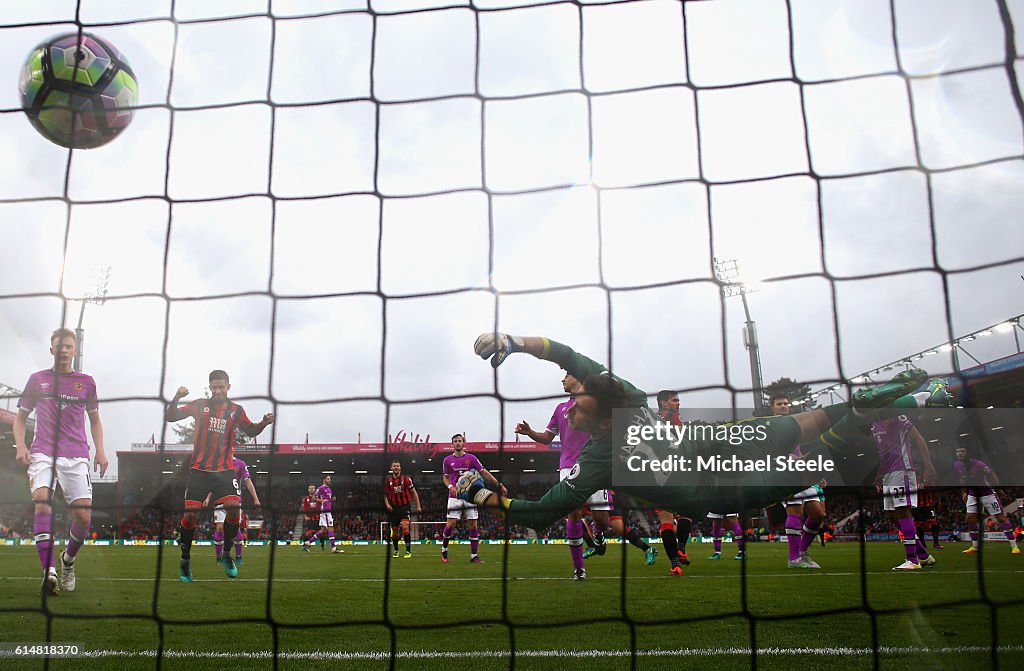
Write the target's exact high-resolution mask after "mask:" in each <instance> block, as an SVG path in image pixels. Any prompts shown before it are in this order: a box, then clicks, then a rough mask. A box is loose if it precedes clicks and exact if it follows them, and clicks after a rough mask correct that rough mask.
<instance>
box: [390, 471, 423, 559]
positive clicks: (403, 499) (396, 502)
mask: <svg viewBox="0 0 1024 671" xmlns="http://www.w3.org/2000/svg"><path fill="white" fill-rule="evenodd" d="M412 501H415V502H416V510H417V512H418V511H420V510H422V507H421V506H420V494H419V492H417V491H416V486H415V485H413V484H412V478H410V477H409V476H408V475H402V464H401V463H400V462H399V461H397V460H396V461H392V462H391V471H390V472H389V474H388V475H387V477H385V478H384V507H385V508H387V511H388V524H389V525H390V526H391V543H392V545H393V546H394V552H393V553H392V555H391V556H392V557H394V558H396V559H397V558H398V539H399V538H402V539H403V540H404V541H405V558H406V559H409V558H411V557H412V535H411V534H410V532H409V504H410V502H412Z"/></svg>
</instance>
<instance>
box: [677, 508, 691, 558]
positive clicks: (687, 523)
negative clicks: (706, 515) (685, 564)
mask: <svg viewBox="0 0 1024 671" xmlns="http://www.w3.org/2000/svg"><path fill="white" fill-rule="evenodd" d="M692 529H693V520H691V519H690V518H689V517H677V518H676V544H677V545H678V546H679V551H680V552H682V553H683V554H686V543H687V541H689V540H690V531H691V530H692Z"/></svg>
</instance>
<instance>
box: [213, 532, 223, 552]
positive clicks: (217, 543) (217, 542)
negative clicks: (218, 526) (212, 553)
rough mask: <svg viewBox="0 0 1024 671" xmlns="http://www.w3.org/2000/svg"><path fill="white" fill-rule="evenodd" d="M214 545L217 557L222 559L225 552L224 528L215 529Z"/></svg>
mask: <svg viewBox="0 0 1024 671" xmlns="http://www.w3.org/2000/svg"><path fill="white" fill-rule="evenodd" d="M213 547H214V548H215V549H216V552H217V559H220V556H221V555H222V554H223V553H224V531H223V530H221V531H214V532H213Z"/></svg>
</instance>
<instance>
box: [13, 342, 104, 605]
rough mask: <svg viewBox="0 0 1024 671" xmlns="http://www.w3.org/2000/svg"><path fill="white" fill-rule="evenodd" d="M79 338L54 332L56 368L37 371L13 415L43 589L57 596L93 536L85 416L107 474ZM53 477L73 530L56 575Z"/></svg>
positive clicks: (71, 582) (99, 466) (98, 466)
mask: <svg viewBox="0 0 1024 671" xmlns="http://www.w3.org/2000/svg"><path fill="white" fill-rule="evenodd" d="M77 351H78V341H77V339H76V338H75V332H74V331H72V330H70V329H57V330H56V331H54V332H53V334H52V335H51V336H50V354H52V355H53V368H49V369H47V370H41V371H38V372H36V373H33V374H32V375H31V376H30V377H29V379H28V383H26V385H25V392H24V394H23V395H22V397H21V399H20V400H19V401H18V416H17V417H16V418H15V419H14V427H13V432H14V447H15V451H16V456H15V458H16V459H17V461H18V463H19V464H22V465H24V466H28V487H29V490H30V491H31V492H32V501H33V503H34V504H35V516H34V519H33V525H32V529H33V533H34V534H35V543H36V550H37V551H38V554H39V563H40V565H41V566H42V568H43V591H44V592H45V593H46V594H50V595H52V596H56V595H57V594H59V593H60V589H61V587H63V588H64V590H65V591H68V592H73V591H75V559H76V558H77V556H78V551H79V550H80V549H81V547H82V545H83V544H84V543H85V540H86V538H88V537H89V526H90V525H91V524H92V480H91V478H90V476H89V442H88V439H87V438H86V436H85V416H86V415H88V416H89V430H90V433H91V434H92V441H93V444H94V445H95V446H96V456H95V460H94V463H93V470H97V471H99V473H100V477H102V476H103V474H105V473H106V472H107V464H108V462H107V454H106V452H105V451H104V448H103V423H102V422H101V421H100V411H99V401H98V398H97V394H96V382H95V380H93V379H92V377H90V376H89V375H86V374H85V373H82V372H77V371H75V370H74V368H73V362H74V360H75V353H76V352H77ZM33 410H35V411H36V428H35V436H34V438H33V440H32V447H31V449H29V448H28V447H27V446H26V445H25V431H26V423H27V421H28V416H29V415H30V414H31V413H32V411H33ZM54 480H56V481H57V485H59V486H60V488H61V491H62V492H63V493H64V500H65V501H66V502H67V503H69V504H70V505H71V513H72V520H71V529H70V531H69V532H68V535H69V536H70V539H69V541H68V545H67V548H66V549H65V550H64V552H62V553H61V555H60V566H61V576H60V578H59V579H58V577H57V571H56V569H55V568H54V559H55V557H54V556H53V507H52V505H51V502H52V500H53V493H54V489H55V487H54Z"/></svg>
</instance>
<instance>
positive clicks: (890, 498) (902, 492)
mask: <svg viewBox="0 0 1024 671" xmlns="http://www.w3.org/2000/svg"><path fill="white" fill-rule="evenodd" d="M908 506H909V507H911V508H916V507H917V475H916V474H915V473H914V471H894V472H892V473H886V474H885V475H883V476H882V508H883V509H884V510H896V509H897V508H906V507H908Z"/></svg>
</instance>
